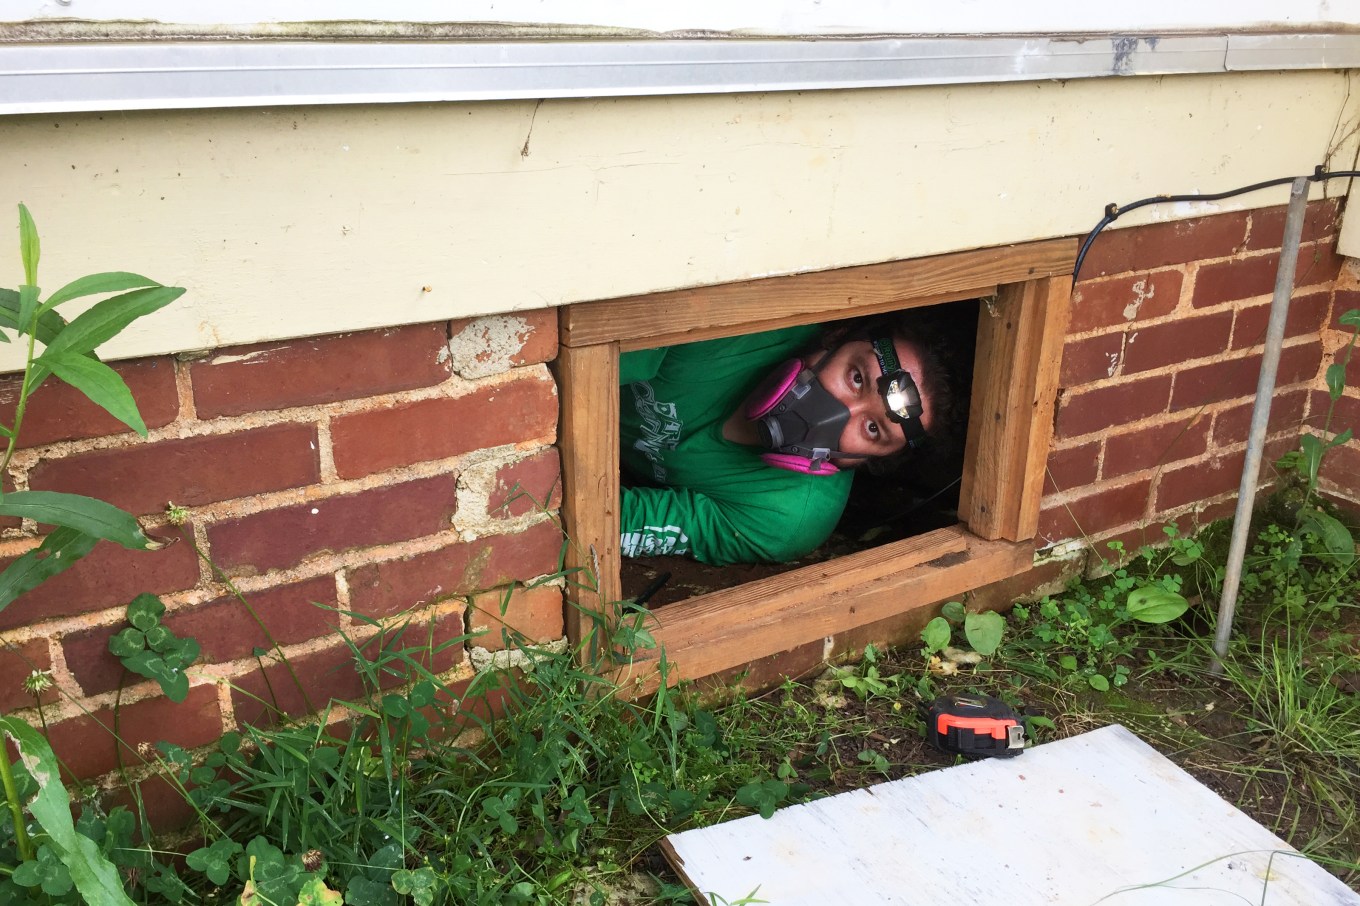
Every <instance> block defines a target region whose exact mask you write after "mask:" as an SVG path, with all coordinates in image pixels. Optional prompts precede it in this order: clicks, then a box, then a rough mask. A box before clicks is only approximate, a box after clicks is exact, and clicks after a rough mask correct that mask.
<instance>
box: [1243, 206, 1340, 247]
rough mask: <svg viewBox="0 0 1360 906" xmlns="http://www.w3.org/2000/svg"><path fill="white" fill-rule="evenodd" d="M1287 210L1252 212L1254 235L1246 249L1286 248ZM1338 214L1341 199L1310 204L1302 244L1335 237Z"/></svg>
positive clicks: (1276, 209)
mask: <svg viewBox="0 0 1360 906" xmlns="http://www.w3.org/2000/svg"><path fill="white" fill-rule="evenodd" d="M1287 211H1288V205H1280V206H1278V207H1273V208H1260V209H1258V210H1255V211H1252V212H1251V235H1250V237H1248V239H1247V245H1246V250H1247V251H1249V252H1255V251H1261V250H1264V249H1278V248H1279V247H1280V246H1281V245H1283V244H1284V218H1285V213H1286V212H1287ZM1339 213H1340V201H1339V199H1336V198H1327V199H1322V200H1319V201H1310V202H1309V203H1308V207H1307V211H1306V213H1305V214H1304V219H1303V241H1304V242H1315V241H1317V240H1318V239H1325V238H1330V237H1332V236H1335V235H1336V227H1337V223H1338V217H1339Z"/></svg>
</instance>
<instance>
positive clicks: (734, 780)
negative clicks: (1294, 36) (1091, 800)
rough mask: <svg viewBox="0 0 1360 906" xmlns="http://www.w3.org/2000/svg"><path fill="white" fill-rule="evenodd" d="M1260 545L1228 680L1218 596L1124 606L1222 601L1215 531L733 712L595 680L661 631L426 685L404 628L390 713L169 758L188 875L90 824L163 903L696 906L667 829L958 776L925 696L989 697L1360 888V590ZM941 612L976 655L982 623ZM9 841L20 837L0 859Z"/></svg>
mask: <svg viewBox="0 0 1360 906" xmlns="http://www.w3.org/2000/svg"><path fill="white" fill-rule="evenodd" d="M1258 535H1259V541H1258V543H1257V546H1256V548H1255V550H1254V557H1253V559H1252V560H1251V561H1250V563H1249V567H1250V575H1251V577H1252V578H1251V581H1249V582H1244V590H1245V592H1246V593H1245V596H1244V598H1243V601H1242V604H1241V607H1240V610H1239V617H1238V620H1239V625H1238V627H1237V632H1236V634H1235V636H1234V639H1233V643H1232V647H1231V650H1230V653H1229V656H1228V658H1227V659H1226V660H1225V662H1224V671H1223V675H1222V676H1215V675H1213V674H1212V673H1211V671H1210V669H1209V668H1210V663H1211V654H1210V649H1209V640H1210V639H1211V638H1212V617H1213V615H1212V613H1210V612H1209V609H1208V607H1207V606H1206V605H1200V606H1199V607H1197V608H1193V609H1192V610H1191V611H1190V612H1189V613H1188V614H1187V615H1186V616H1185V617H1183V618H1181V619H1178V620H1175V621H1172V622H1167V623H1157V624H1153V623H1146V622H1139V621H1138V620H1137V619H1134V618H1133V616H1132V615H1131V614H1130V612H1129V608H1128V606H1127V604H1128V600H1129V595H1130V594H1131V593H1132V592H1135V591H1137V590H1139V589H1146V588H1154V589H1156V590H1158V594H1161V593H1162V592H1169V591H1170V590H1171V589H1178V590H1183V591H1185V593H1186V594H1187V595H1188V596H1190V597H1191V598H1192V599H1195V598H1201V599H1203V600H1210V601H1212V600H1215V596H1214V590H1215V589H1214V583H1215V582H1216V581H1217V579H1218V576H1219V575H1220V573H1221V570H1219V569H1217V568H1216V567H1215V565H1214V557H1215V556H1216V554H1215V547H1216V541H1215V536H1214V535H1213V533H1210V534H1209V535H1207V536H1205V537H1203V538H1202V539H1182V538H1179V537H1177V536H1172V537H1171V538H1170V540H1171V542H1172V543H1171V546H1170V547H1169V548H1166V549H1164V550H1159V551H1157V552H1153V553H1150V554H1148V555H1145V556H1143V557H1139V558H1133V559H1132V560H1130V562H1128V563H1117V562H1111V564H1110V567H1111V571H1110V573H1109V575H1108V576H1106V577H1105V578H1104V579H1101V580H1097V581H1094V582H1087V583H1083V584H1081V585H1079V586H1073V587H1072V588H1069V589H1067V590H1066V591H1064V592H1063V593H1061V594H1058V595H1054V596H1052V597H1051V598H1049V599H1045V600H1042V601H1038V602H1033V603H1031V604H1029V605H1028V606H1026V607H1020V608H1017V609H1016V611H1015V612H1013V613H1012V614H1011V615H1010V616H1009V618H1008V620H1007V623H1006V625H1005V628H1004V633H1003V634H1002V636H1001V639H1000V641H999V644H997V645H996V647H995V651H994V652H991V653H990V654H989V656H985V657H984V656H979V655H976V654H974V653H969V652H967V651H962V652H960V651H959V650H958V649H953V648H948V647H942V642H941V640H940V639H939V638H933V640H932V641H931V643H930V644H928V645H926V646H924V647H922V648H920V649H916V648H912V647H907V648H903V649H899V650H895V651H878V650H875V649H873V648H870V649H866V651H865V652H864V658H863V659H862V660H861V661H860V662H859V663H857V664H852V665H843V666H839V667H830V668H828V669H827V670H826V671H825V672H824V673H823V674H822V675H820V676H818V677H812V678H808V679H806V680H804V681H792V680H790V681H787V682H785V683H783V684H782V685H780V686H778V687H776V688H774V689H770V690H767V691H765V692H763V693H760V694H748V693H746V692H743V691H741V690H740V689H735V688H734V689H730V690H728V691H727V692H726V693H724V695H723V696H722V697H721V699H720V700H719V699H715V698H713V697H711V696H710V698H709V699H708V700H706V701H705V700H700V699H699V698H698V697H696V696H694V695H691V694H689V693H688V692H687V691H684V690H679V691H677V690H665V691H662V692H661V693H658V694H657V695H655V696H654V697H652V698H650V699H647V700H632V699H629V698H627V697H625V696H622V695H620V694H618V693H619V690H617V689H616V688H615V687H613V686H612V685H610V684H609V683H608V682H606V681H604V680H602V679H600V674H601V673H602V672H603V671H604V668H607V667H611V666H617V664H618V663H619V662H620V661H621V660H627V658H628V657H629V656H630V652H631V651H635V650H637V649H639V648H644V647H647V646H649V645H650V644H651V637H650V634H649V633H648V631H647V624H648V616H647V615H646V614H645V613H636V612H625V611H620V612H619V613H615V614H612V615H611V616H610V619H609V620H602V621H601V622H600V623H599V624H598V626H597V629H598V632H599V635H600V637H602V638H608V639H609V640H610V644H609V645H608V646H606V647H607V649H608V653H607V654H604V655H600V656H599V657H597V658H596V659H595V660H594V662H591V659H590V658H587V657H584V656H583V652H579V651H560V650H556V651H555V650H551V649H547V648H538V647H535V646H533V645H530V644H528V643H527V642H525V641H524V640H522V639H521V640H518V644H519V646H520V649H521V653H522V654H523V656H524V657H523V658H522V659H521V661H520V666H504V667H500V668H496V669H491V670H488V671H485V672H483V673H481V674H479V675H478V676H477V678H476V679H475V681H474V683H473V686H472V688H469V689H466V690H460V689H453V688H450V687H448V686H447V685H446V684H445V683H444V682H443V681H442V680H441V678H440V677H438V676H437V675H435V674H432V673H430V672H429V670H428V669H427V667H426V666H425V665H427V664H428V663H430V662H431V650H430V647H431V645H430V642H429V640H428V638H427V637H426V636H425V634H424V631H423V627H421V626H420V625H419V624H416V623H411V624H407V625H403V626H396V627H392V626H388V627H385V628H383V631H382V633H381V635H380V636H379V639H378V640H377V641H368V642H365V643H363V644H360V643H359V642H358V641H355V642H354V643H352V653H353V655H354V659H355V664H356V666H357V668H358V669H359V670H360V672H361V674H362V675H363V676H364V678H365V680H366V683H367V685H368V687H369V689H370V694H369V695H367V696H366V697H365V698H364V699H362V700H361V701H357V702H351V703H348V710H346V711H345V712H343V713H344V719H343V720H339V721H337V722H331V721H329V720H327V719H324V718H323V719H322V720H321V721H320V722H313V723H309V724H305V725H296V726H279V727H275V728H263V729H262V728H256V729H250V730H247V731H245V732H244V733H242V734H239V735H237V734H233V735H231V736H228V737H227V738H226V739H225V740H224V741H223V744H222V746H221V747H220V748H218V749H217V750H215V751H213V752H211V753H210V754H208V755H206V756H204V755H202V754H201V753H200V754H197V755H195V754H194V753H189V752H185V751H183V750H180V749H177V748H175V747H173V746H162V747H160V750H159V753H158V756H159V759H160V764H161V768H162V772H163V773H164V774H165V775H168V776H170V777H172V778H173V779H174V781H175V782H177V783H181V784H183V785H184V786H186V787H187V788H188V789H189V790H190V794H189V795H190V796H191V797H192V799H193V802H194V804H195V805H196V807H197V809H199V812H200V816H201V817H200V820H199V822H198V824H197V825H196V826H195V828H194V829H193V832H194V838H193V839H192V840H191V841H190V842H188V843H185V844H181V847H180V848H181V849H183V850H184V851H185V852H186V853H187V855H186V856H184V857H182V858H177V857H175V855H174V854H173V852H170V851H167V849H166V848H165V846H166V844H165V843H164V842H163V841H157V840H154V839H151V838H148V837H145V836H143V835H142V829H141V827H140V825H139V823H138V822H137V821H136V820H134V818H133V814H132V813H129V812H127V811H122V810H114V811H112V812H109V813H104V812H101V811H100V810H98V808H97V807H96V806H94V805H93V804H90V805H87V806H86V807H85V808H84V810H83V814H82V815H81V816H80V818H79V821H78V822H77V827H78V829H80V830H81V831H82V832H84V833H85V834H86V836H88V837H90V838H91V839H93V840H94V841H96V843H97V844H98V846H99V847H100V849H101V851H102V852H104V853H105V854H106V855H107V856H108V858H109V859H110V860H111V861H112V862H113V863H114V864H116V865H117V866H118V867H119V870H120V872H121V874H122V877H123V879H124V882H125V886H126V892H127V894H128V896H129V897H131V899H132V901H133V902H136V903H140V904H147V906H159V904H164V903H197V902H205V903H224V904H225V903H232V904H234V903H238V902H243V903H246V904H247V906H255V904H263V903H279V904H290V906H291V904H292V903H299V902H308V903H312V902H315V903H333V904H339V903H341V902H344V903H350V904H356V906H361V904H376V906H402V904H407V903H414V904H417V906H435V904H516V903H523V904H557V903H570V904H584V906H608V904H624V903H639V904H641V903H648V904H664V903H689V902H692V901H693V895H692V894H691V892H690V891H689V890H688V889H687V888H685V887H684V886H683V885H682V884H681V883H680V881H679V880H678V879H677V878H675V877H674V876H672V875H671V874H670V873H669V870H668V868H667V867H666V866H665V865H664V863H663V862H662V860H661V859H660V857H659V856H658V849H657V847H656V845H655V844H656V843H657V842H658V841H659V840H660V839H662V838H663V837H664V836H666V835H667V834H669V833H674V832H679V831H683V830H686V829H689V828H693V827H698V826H704V825H708V824H712V823H715V822H719V821H723V820H727V819H729V818H734V817H738V816H742V815H747V814H753V813H759V814H765V815H768V814H771V813H773V811H774V810H775V809H776V808H779V807H781V806H784V805H787V804H791V803H794V802H799V801H805V800H807V799H809V798H813V797H816V796H821V795H826V794H830V793H834V792H838V791H841V790H844V789H850V788H857V787H863V786H867V785H869V784H872V783H876V782H879V781H882V780H884V779H889V778H896V777H901V776H906V775H909V774H915V773H919V772H921V771H925V770H933V769H935V768H939V767H943V766H947V765H949V764H952V763H953V759H952V758H951V757H949V756H946V755H944V754H942V753H940V752H937V751H935V750H934V749H932V748H930V747H929V746H928V745H927V744H926V743H925V741H924V739H923V736H924V732H923V725H922V722H921V719H920V717H919V716H918V714H917V708H916V702H917V701H918V700H925V699H929V698H931V697H933V696H934V695H935V694H937V693H941V692H945V691H978V692H986V693H989V694H993V695H997V696H998V697H1002V698H1004V699H1006V700H1008V701H1010V702H1012V703H1013V704H1017V705H1022V706H1024V707H1026V708H1027V709H1028V711H1029V713H1031V714H1034V715H1038V716H1040V717H1042V718H1046V720H1042V721H1039V722H1038V723H1040V724H1043V727H1042V728H1041V729H1039V730H1038V732H1039V733H1040V734H1041V736H1042V737H1043V738H1045V739H1051V738H1056V737H1061V736H1067V735H1072V734H1075V733H1080V732H1084V731H1086V730H1089V729H1093V728H1095V727H1097V726H1101V725H1103V724H1107V723H1112V722H1119V723H1123V724H1125V725H1126V726H1128V727H1130V728H1131V729H1132V730H1134V731H1135V732H1136V733H1138V734H1139V735H1140V736H1141V737H1143V738H1144V739H1146V740H1148V741H1149V742H1150V743H1152V744H1153V745H1154V746H1156V747H1157V748H1158V749H1160V750H1161V751H1162V752H1164V753H1165V754H1166V755H1167V756H1168V757H1170V758H1172V759H1173V760H1174V761H1176V762H1178V763H1179V764H1181V765H1182V766H1183V767H1185V768H1186V769H1187V770H1189V771H1190V772H1191V773H1192V774H1194V775H1195V776H1197V777H1198V778H1200V779H1201V780H1202V781H1203V782H1205V783H1207V784H1208V785H1209V786H1211V787H1212V788H1213V789H1215V790H1217V791H1218V792H1219V793H1220V794H1222V795H1224V796H1226V797H1227V798H1229V799H1230V800H1231V801H1234V802H1236V803H1237V804H1238V805H1239V806H1240V807H1242V808H1243V809H1244V810H1245V811H1247V812H1248V813H1249V814H1251V815H1252V816H1253V817H1255V818H1256V819H1257V820H1258V821H1260V822H1261V823H1263V824H1265V825H1266V826H1267V827H1269V828H1271V829H1272V830H1274V831H1275V832H1276V833H1277V834H1279V835H1280V836H1282V837H1284V838H1285V839H1286V840H1288V841H1290V842H1291V843H1292V844H1293V845H1294V846H1296V847H1297V848H1299V849H1300V850H1302V851H1304V852H1305V853H1307V854H1308V855H1310V856H1312V857H1314V858H1316V859H1318V860H1319V861H1321V862H1323V863H1324V864H1326V865H1328V866H1329V868H1330V870H1332V871H1334V872H1335V873H1336V874H1338V875H1339V876H1340V877H1342V878H1343V879H1345V880H1346V881H1347V882H1348V883H1350V884H1352V885H1353V886H1354V885H1357V884H1360V866H1356V865H1355V864H1354V863H1355V853H1356V852H1360V814H1357V805H1356V803H1357V802H1360V695H1358V694H1357V689H1360V641H1358V639H1360V609H1357V606H1356V600H1357V596H1358V593H1360V580H1357V577H1356V573H1355V568H1354V565H1353V564H1343V563H1341V562H1340V561H1338V560H1336V559H1335V558H1332V559H1328V558H1327V557H1326V556H1321V555H1319V552H1318V551H1317V550H1315V549H1310V548H1304V549H1303V550H1302V551H1301V552H1300V555H1299V556H1298V557H1297V558H1296V559H1294V560H1291V559H1290V558H1288V557H1285V556H1282V554H1283V553H1285V552H1287V551H1286V549H1287V548H1288V547H1289V545H1290V544H1291V543H1292V541H1291V538H1290V536H1289V533H1288V532H1284V531H1283V530H1282V529H1277V528H1274V527H1272V526H1271V525H1266V526H1264V527H1262V528H1261V529H1260V531H1259V533H1258ZM1121 553H1122V552H1121V551H1115V552H1114V554H1116V555H1118V554H1121ZM1173 594H1174V593H1173ZM946 613H947V614H949V615H950V616H951V617H952V618H953V619H952V623H953V626H952V628H951V629H949V630H948V631H949V632H951V633H952V634H953V636H954V638H953V639H950V641H953V642H955V643H956V644H958V645H959V648H960V649H965V648H966V647H967V646H966V640H965V635H966V634H965V625H964V624H965V623H966V622H967V621H966V620H964V619H961V618H960V617H959V614H960V613H961V610H960V609H959V608H950V609H947V610H946ZM374 628H377V627H376V625H375V627H374ZM939 631H940V627H938V626H937V627H936V629H935V632H936V634H937V635H938V632H939ZM972 637H973V639H974V641H977V639H978V638H980V636H978V635H977V634H974V635H973V636H972ZM462 642H463V640H462V639H458V640H453V641H452V642H451V643H448V644H462ZM979 647H982V646H979ZM989 647H990V643H989ZM664 663H665V662H664V659H663V661H662V664H663V669H664ZM475 702H495V703H497V706H498V707H497V708H496V709H495V710H494V711H486V710H478V709H477V708H476V707H474V706H473V705H472V703H475ZM21 775H22V771H21ZM20 780H21V782H25V783H28V784H29V788H30V789H31V788H32V781H31V778H27V777H26V776H21V777H20ZM0 820H4V819H0ZM11 833H12V830H11V827H10V826H9V825H8V824H7V825H4V826H0V841H4V840H10V839H11ZM12 846H13V844H12V842H11V843H6V844H5V846H3V847H0V863H3V862H5V861H6V860H7V859H9V858H10V856H11V855H12V853H11V852H9V851H8V850H9V849H11V848H12ZM10 864H13V862H12V861H11V863H10ZM29 864H30V866H32V867H30V868H26V869H25V870H24V872H23V873H11V874H6V873H5V871H4V870H0V901H3V902H14V903H21V904H22V903H33V904H42V906H51V904H57V903H74V902H77V900H76V899H75V898H74V896H75V895H74V893H73V892H71V890H70V889H69V885H67V886H66V887H63V881H64V879H63V877H62V871H63V869H62V867H61V864H60V862H59V861H57V860H55V859H52V858H48V859H47V860H46V861H44V860H43V858H42V856H41V853H40V854H39V858H38V859H37V860H36V861H33V862H31V863H29ZM39 868H41V869H42V871H41V872H40V871H39V870H38V869H39ZM43 872H46V874H43ZM243 893H244V894H248V896H247V897H246V898H245V899H242V895H243ZM250 897H254V899H251V898H250ZM328 897H329V899H327V898H328ZM706 899H707V900H708V902H710V903H714V904H716V903H721V902H731V903H738V902H759V893H758V891H755V892H752V891H712V892H706Z"/></svg>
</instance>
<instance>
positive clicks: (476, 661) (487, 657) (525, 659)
mask: <svg viewBox="0 0 1360 906" xmlns="http://www.w3.org/2000/svg"><path fill="white" fill-rule="evenodd" d="M566 650H567V640H566V639H557V640H556V641H552V642H545V643H540V644H536V645H534V646H533V648H531V649H529V650H527V651H526V650H524V649H519V648H517V649H514V650H510V651H488V650H487V649H485V648H478V647H477V646H475V645H469V646H468V657H470V658H471V659H472V668H473V669H474V670H476V671H477V672H478V673H484V672H486V671H487V670H506V669H509V668H511V667H519V668H520V669H521V670H524V671H526V672H528V671H532V670H533V669H534V666H535V663H536V657H539V658H541V657H546V656H548V655H553V654H562V653H564V652H565V651H566Z"/></svg>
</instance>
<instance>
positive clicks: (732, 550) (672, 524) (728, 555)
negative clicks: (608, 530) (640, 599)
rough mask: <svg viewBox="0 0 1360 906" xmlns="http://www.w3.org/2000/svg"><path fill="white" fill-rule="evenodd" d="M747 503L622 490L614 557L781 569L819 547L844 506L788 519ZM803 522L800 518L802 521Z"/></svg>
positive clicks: (673, 491) (671, 491) (687, 493)
mask: <svg viewBox="0 0 1360 906" xmlns="http://www.w3.org/2000/svg"><path fill="white" fill-rule="evenodd" d="M754 500H759V497H758V495H757V496H755V497H753V499H752V500H747V501H743V502H741V503H737V504H734V503H730V502H727V501H723V500H717V499H714V498H712V497H709V496H707V495H705V494H702V493H699V492H696V491H691V490H689V489H687V488H649V487H634V488H624V489H623V509H622V513H621V519H620V524H621V526H622V531H621V534H620V544H619V548H620V551H621V552H622V553H623V555H624V556H625V557H647V556H656V555H661V554H677V555H682V556H687V557H692V558H694V559H695V560H698V561H699V562H701V563H709V564H713V565H715V566H727V565H729V564H732V563H785V562H788V561H789V560H796V559H797V558H799V557H801V556H802V555H804V554H806V553H808V552H809V551H811V550H813V549H814V548H816V547H817V545H819V544H821V543H822V542H823V541H825V540H826V538H827V537H828V536H829V535H830V534H831V531H832V529H833V528H835V525H836V520H837V519H838V518H839V516H840V511H841V508H842V507H843V506H844V498H843V497H841V498H840V500H839V503H838V505H837V504H832V505H831V506H827V505H825V503H822V502H819V503H818V505H816V507H815V508H814V509H811V510H809V511H807V512H806V513H804V514H798V515H795V516H794V518H792V519H791V518H790V514H787V513H772V512H767V511H766V510H765V509H764V508H763V507H761V506H759V505H758V504H755V503H754V502H753V501H754ZM805 517H806V518H805Z"/></svg>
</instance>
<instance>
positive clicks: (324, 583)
mask: <svg viewBox="0 0 1360 906" xmlns="http://www.w3.org/2000/svg"><path fill="white" fill-rule="evenodd" d="M247 600H249V601H250V603H251V606H253V607H254V608H255V612H256V613H258V614H259V615H260V619H262V620H263V621H264V623H265V625H266V626H268V627H269V631H270V633H271V634H272V635H273V636H274V638H275V639H276V640H278V642H279V643H280V644H284V645H287V644H291V643H294V642H302V641H305V640H307V639H311V638H315V637H317V636H321V635H327V634H329V633H331V632H333V631H334V628H335V624H337V623H338V622H339V618H338V616H337V615H336V614H335V613H334V612H332V611H326V610H323V609H321V608H320V607H317V606H316V605H315V604H314V603H313V602H320V603H324V604H328V605H330V606H331V607H334V606H335V604H336V599H335V580H334V579H332V578H331V577H329V576H324V577H320V578H317V579H312V580H310V581H307V582H299V583H297V584H294V585H285V586H282V587H280V588H271V589H267V590H265V591H258V592H252V593H250V594H249V595H248V596H247ZM164 622H165V625H166V626H167V627H168V628H169V629H170V631H171V632H173V633H174V634H175V635H177V636H179V637H180V638H190V637H192V638H194V639H197V640H198V643H199V645H201V646H202V648H203V653H202V655H201V656H200V657H199V659H198V661H197V663H199V664H218V663H222V662H225V661H234V660H236V659H238V658H243V657H246V656H247V655H249V654H250V653H251V651H252V649H254V648H256V647H259V648H270V647H272V646H271V645H270V643H269V640H268V638H266V636H265V634H264V630H262V629H261V628H260V624H259V623H257V622H255V620H254V618H252V617H251V615H250V613H249V611H247V610H246V608H245V607H244V606H243V605H242V604H241V602H240V601H238V600H236V598H235V597H231V596H226V597H221V598H217V599H215V600H212V601H209V602H207V603H206V604H200V605H198V606H196V607H187V608H182V609H176V610H174V611H171V612H170V613H167V614H166V615H165V618H164ZM125 625H126V624H124V623H118V624H116V625H114V626H101V627H98V628H95V629H88V630H82V631H79V632H72V633H70V634H68V635H66V636H64V637H63V638H62V648H63V650H64V651H65V652H66V663H67V665H68V666H69V667H70V668H71V672H72V674H74V676H75V678H76V681H77V682H78V683H80V688H81V689H82V690H83V691H84V693H85V694H86V695H98V694H100V693H101V692H108V691H110V690H112V689H116V688H118V683H119V681H120V680H122V681H123V682H124V683H126V684H128V685H131V684H132V683H134V682H140V680H139V679H138V678H137V677H135V676H128V677H127V678H126V679H124V671H123V665H122V664H121V663H120V662H119V660H118V659H117V658H116V657H114V656H113V655H112V654H110V653H109V638H110V637H111V636H112V635H114V634H115V633H117V632H120V631H122V629H123V628H124V626H125Z"/></svg>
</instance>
